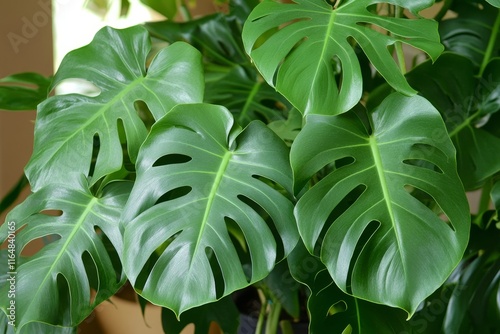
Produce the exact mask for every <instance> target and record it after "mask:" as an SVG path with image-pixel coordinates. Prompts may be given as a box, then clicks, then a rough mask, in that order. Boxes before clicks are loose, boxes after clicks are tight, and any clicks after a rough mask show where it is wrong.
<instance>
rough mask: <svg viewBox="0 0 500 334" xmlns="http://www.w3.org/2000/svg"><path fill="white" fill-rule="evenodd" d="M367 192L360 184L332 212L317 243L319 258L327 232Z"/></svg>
mask: <svg viewBox="0 0 500 334" xmlns="http://www.w3.org/2000/svg"><path fill="white" fill-rule="evenodd" d="M365 190H366V185H364V184H360V185H358V186H356V187H355V188H354V189H352V190H351V191H350V192H349V193H348V194H347V195H346V196H345V197H344V198H343V199H342V200H341V201H340V202H339V203H338V204H337V205H336V206H335V208H333V210H332V211H331V212H330V215H329V216H328V218H327V219H326V222H325V225H324V226H323V228H322V229H321V232H320V234H319V237H318V240H319V242H317V243H316V247H315V250H314V253H315V254H316V255H318V256H319V252H320V248H321V244H322V242H321V240H324V238H325V235H326V233H327V231H328V230H329V229H330V227H331V226H332V224H334V222H335V220H337V219H338V218H339V217H340V216H341V215H342V214H343V213H344V212H345V211H347V209H349V207H351V205H353V204H354V203H355V202H356V201H357V200H358V199H359V197H360V196H361V195H362V194H363V192H364V191H365Z"/></svg>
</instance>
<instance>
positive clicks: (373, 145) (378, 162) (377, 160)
mask: <svg viewBox="0 0 500 334" xmlns="http://www.w3.org/2000/svg"><path fill="white" fill-rule="evenodd" d="M369 143H370V149H371V152H372V156H373V162H374V164H375V169H376V170H377V175H378V178H379V182H380V187H381V188H382V193H383V195H384V201H385V204H386V207H387V212H388V213H389V216H390V219H391V224H392V229H393V230H394V236H395V238H396V242H397V244H398V250H399V251H401V250H402V249H404V248H403V246H402V245H401V240H399V234H398V229H397V226H396V224H395V219H394V211H393V209H392V203H393V202H392V199H391V195H390V191H389V186H388V184H387V178H386V176H385V172H384V165H383V163H382V157H381V155H380V150H379V148H378V143H377V139H376V137H375V135H371V136H370V139H369ZM400 254H401V253H400ZM401 263H402V266H403V271H404V272H405V276H406V268H405V266H404V261H401Z"/></svg>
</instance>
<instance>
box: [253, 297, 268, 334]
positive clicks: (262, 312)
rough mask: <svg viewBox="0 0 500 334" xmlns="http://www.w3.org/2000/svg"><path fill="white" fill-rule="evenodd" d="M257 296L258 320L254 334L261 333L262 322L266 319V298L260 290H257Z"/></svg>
mask: <svg viewBox="0 0 500 334" xmlns="http://www.w3.org/2000/svg"><path fill="white" fill-rule="evenodd" d="M257 292H258V294H259V299H260V304H261V306H260V312H259V318H258V319H257V326H256V327H255V334H261V333H262V327H263V326H264V320H265V318H266V309H267V298H266V296H264V293H263V292H262V290H260V289H259V290H257Z"/></svg>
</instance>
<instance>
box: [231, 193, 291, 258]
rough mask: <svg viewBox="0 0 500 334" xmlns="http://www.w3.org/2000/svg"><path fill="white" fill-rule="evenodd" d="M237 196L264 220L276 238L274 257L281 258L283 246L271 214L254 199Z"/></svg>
mask: <svg viewBox="0 0 500 334" xmlns="http://www.w3.org/2000/svg"><path fill="white" fill-rule="evenodd" d="M237 197H238V199H239V200H240V201H242V202H243V203H245V204H247V205H248V206H249V207H251V208H252V209H253V210H254V211H255V212H256V213H257V214H258V215H259V216H261V217H262V219H263V220H264V221H265V222H266V224H267V226H268V227H269V229H270V230H271V232H272V234H273V237H274V240H276V259H282V258H283V257H284V256H285V247H284V246H283V243H282V242H280V241H281V236H280V234H279V233H278V230H277V229H276V226H275V224H274V221H273V219H272V218H271V216H269V214H268V213H267V211H266V210H264V208H262V206H260V205H259V204H258V203H257V202H255V201H254V200H252V199H250V198H248V197H246V196H244V195H241V194H240V195H238V196H237Z"/></svg>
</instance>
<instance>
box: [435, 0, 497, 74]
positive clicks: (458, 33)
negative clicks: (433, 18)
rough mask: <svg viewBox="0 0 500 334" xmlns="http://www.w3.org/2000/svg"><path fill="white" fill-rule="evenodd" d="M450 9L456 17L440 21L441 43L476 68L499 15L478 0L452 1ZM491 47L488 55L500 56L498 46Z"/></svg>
mask: <svg viewBox="0 0 500 334" xmlns="http://www.w3.org/2000/svg"><path fill="white" fill-rule="evenodd" d="M495 1H497V0H495ZM450 9H451V10H453V11H454V12H455V13H456V14H457V16H456V17H454V18H450V19H447V20H443V21H442V22H440V24H439V34H440V36H441V42H442V43H443V45H444V46H445V48H446V50H448V51H452V52H455V53H458V54H460V55H463V56H465V57H467V58H469V59H470V60H471V61H472V62H473V63H474V65H475V66H480V65H481V64H482V62H483V59H484V57H485V53H486V49H487V47H488V43H489V41H490V38H491V35H492V32H493V30H492V29H493V26H494V22H495V19H496V17H497V16H498V14H499V13H498V10H496V9H494V8H491V7H490V6H489V5H488V4H487V3H486V2H485V1H481V0H479V1H477V0H474V1H470V0H466V1H464V0H461V1H453V2H452V6H451V8H450ZM492 46H493V48H492V50H491V56H492V57H498V56H500V43H498V42H496V43H494V45H492Z"/></svg>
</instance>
